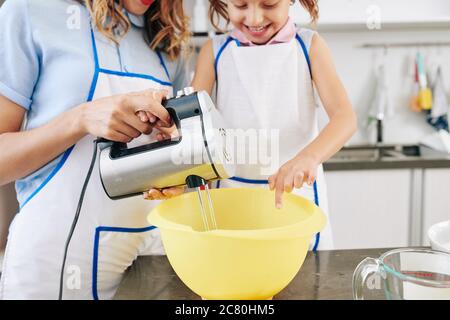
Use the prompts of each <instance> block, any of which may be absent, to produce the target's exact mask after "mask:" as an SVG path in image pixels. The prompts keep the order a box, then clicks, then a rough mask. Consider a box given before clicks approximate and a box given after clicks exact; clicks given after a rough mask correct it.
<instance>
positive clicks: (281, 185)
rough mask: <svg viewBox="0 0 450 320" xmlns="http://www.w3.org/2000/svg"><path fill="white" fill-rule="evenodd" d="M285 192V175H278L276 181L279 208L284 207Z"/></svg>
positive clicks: (276, 196)
mask: <svg viewBox="0 0 450 320" xmlns="http://www.w3.org/2000/svg"><path fill="white" fill-rule="evenodd" d="M283 192H284V176H280V175H279V176H278V177H277V181H276V182H275V206H276V207H277V209H281V208H282V207H283Z"/></svg>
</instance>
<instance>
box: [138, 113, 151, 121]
mask: <svg viewBox="0 0 450 320" xmlns="http://www.w3.org/2000/svg"><path fill="white" fill-rule="evenodd" d="M137 115H138V117H139V119H141V121H142V122H148V121H149V118H148V116H147V113H146V112H144V111H138V112H137Z"/></svg>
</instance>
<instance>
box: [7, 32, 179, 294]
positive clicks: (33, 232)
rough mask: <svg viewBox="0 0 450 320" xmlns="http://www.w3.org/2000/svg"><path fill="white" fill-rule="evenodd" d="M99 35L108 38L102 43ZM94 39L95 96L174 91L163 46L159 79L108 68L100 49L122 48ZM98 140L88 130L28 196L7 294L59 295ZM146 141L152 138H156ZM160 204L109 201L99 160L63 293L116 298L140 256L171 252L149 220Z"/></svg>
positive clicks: (11, 247) (14, 235)
mask: <svg viewBox="0 0 450 320" xmlns="http://www.w3.org/2000/svg"><path fill="white" fill-rule="evenodd" d="M96 37H98V38H100V39H101V40H100V41H96ZM91 39H92V46H93V52H94V62H95V73H94V77H93V80H92V85H91V90H90V93H89V97H88V99H87V101H92V100H96V99H99V98H103V97H108V96H112V95H116V94H125V93H130V92H137V91H142V90H147V89H150V88H153V89H166V90H168V91H169V92H170V93H171V92H172V84H171V82H170V79H169V74H168V72H167V68H166V66H165V64H164V60H163V58H162V56H161V54H159V53H158V52H153V51H150V50H149V51H150V54H157V55H158V56H159V58H160V61H161V69H160V70H156V72H157V74H158V77H157V76H153V75H150V74H136V73H128V72H122V71H117V70H109V69H106V68H103V67H102V65H101V60H102V59H101V57H100V56H99V54H117V51H116V48H115V47H114V46H112V45H111V43H110V42H108V40H106V38H104V37H103V36H102V35H100V34H98V33H94V31H92V30H91ZM108 51H109V52H108ZM159 76H161V78H162V79H161V78H159ZM95 138H96V137H93V136H91V135H88V136H86V137H84V138H83V139H81V140H80V141H79V142H78V143H77V144H76V145H74V146H73V147H72V148H70V149H69V150H67V151H66V152H65V153H64V155H63V157H62V159H61V161H60V163H59V164H58V165H57V166H56V168H55V170H54V171H53V172H52V174H51V175H50V176H49V177H48V178H47V179H46V181H45V182H44V183H43V184H42V185H41V186H40V187H39V188H38V190H39V192H37V193H35V194H34V196H33V197H32V198H31V199H29V200H27V203H26V205H25V206H23V207H22V208H21V210H20V213H19V214H18V215H17V216H16V218H15V219H14V222H13V224H12V225H11V228H10V234H9V238H8V248H7V252H6V255H5V263H4V270H3V274H2V277H1V285H0V298H3V299H57V298H58V291H59V275H60V268H61V263H62V259H63V251H64V244H65V241H66V238H67V236H68V233H69V229H70V226H71V224H72V221H73V218H74V215H75V212H76V208H77V204H78V199H79V196H80V192H81V189H82V185H83V182H84V179H85V177H86V173H87V171H88V168H89V165H90V161H91V157H92V152H93V146H94V144H93V141H94V139H95ZM138 139H143V140H148V139H149V137H148V136H147V137H146V136H141V137H140V138H138ZM138 139H137V140H138ZM97 156H98V155H97ZM155 170H157V168H155ZM155 205H156V203H155V201H147V200H144V199H143V197H139V196H138V197H133V198H128V199H123V200H116V201H113V200H111V199H109V198H108V197H107V195H106V194H105V192H104V190H103V187H102V184H101V180H100V176H99V169H98V161H97V162H96V165H95V168H94V170H93V173H92V176H91V180H90V182H89V185H88V188H87V191H86V196H85V198H84V202H83V207H82V211H81V214H80V219H79V221H78V225H77V227H76V229H75V232H74V235H73V238H72V241H71V244H70V246H69V251H68V258H67V263H66V270H65V275H64V289H63V290H64V291H63V299H111V298H113V296H114V294H115V292H116V290H117V288H118V286H119V284H120V281H121V279H122V276H123V273H124V272H125V270H126V269H127V268H128V267H129V266H130V265H131V264H132V262H133V261H134V260H135V259H136V257H137V256H138V255H143V254H155V255H162V254H164V248H163V246H162V242H161V238H160V235H159V230H157V229H155V228H154V227H152V226H149V225H148V222H147V215H148V213H149V212H150V211H151V209H152V208H153V207H154V206H155Z"/></svg>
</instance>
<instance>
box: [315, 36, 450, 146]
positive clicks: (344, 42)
mask: <svg viewBox="0 0 450 320" xmlns="http://www.w3.org/2000/svg"><path fill="white" fill-rule="evenodd" d="M322 36H323V37H324V38H325V39H326V41H327V42H328V45H329V46H330V48H331V51H332V53H333V56H334V60H335V63H336V67H337V70H338V73H339V75H340V77H341V79H342V81H343V83H344V85H345V87H346V89H347V91H348V94H349V96H350V99H351V101H352V103H353V106H354V109H355V110H356V112H357V114H358V117H359V118H360V129H359V131H358V133H357V134H356V135H355V136H354V137H353V139H352V140H351V144H360V143H365V142H373V141H374V137H373V132H371V133H372V135H370V134H368V132H367V130H365V128H364V124H365V120H366V118H367V110H368V108H369V107H370V104H371V101H372V98H373V94H374V86H375V78H374V67H375V65H377V64H378V63H380V61H381V60H382V59H383V56H384V52H383V51H384V50H383V49H360V48H358V46H360V45H361V44H363V43H380V42H424V41H431V42H433V41H448V40H449V30H448V29H447V30H421V31H417V30H404V31H362V32H356V31H352V32H341V33H332V32H323V33H322ZM417 50H418V49H416V48H399V49H395V48H393V49H390V50H388V52H387V55H386V70H387V79H388V80H387V81H388V83H389V99H390V102H391V104H392V107H393V109H394V110H395V114H394V115H393V117H392V118H390V119H387V120H386V121H385V141H386V142H387V143H416V142H418V141H419V140H420V139H421V138H422V137H423V136H424V135H426V134H428V133H431V132H432V131H433V129H432V128H431V127H430V126H429V125H428V124H427V123H426V120H425V116H424V115H423V114H416V113H413V112H411V111H410V110H409V99H410V96H411V92H412V91H411V89H412V81H413V75H412V74H411V70H412V65H413V59H414V56H415V55H416V53H417ZM420 50H421V51H422V52H423V53H424V54H425V55H426V57H427V60H428V64H429V66H430V67H431V68H430V69H433V67H432V65H433V64H436V63H437V62H438V61H439V60H441V61H442V68H443V75H444V81H445V83H446V88H448V89H450V47H447V48H441V49H440V50H438V49H436V48H426V49H420Z"/></svg>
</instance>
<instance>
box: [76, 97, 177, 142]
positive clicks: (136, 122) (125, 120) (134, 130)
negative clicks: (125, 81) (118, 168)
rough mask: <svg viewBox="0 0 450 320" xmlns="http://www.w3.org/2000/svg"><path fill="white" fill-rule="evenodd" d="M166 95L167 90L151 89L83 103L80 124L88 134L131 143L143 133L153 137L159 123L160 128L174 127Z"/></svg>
mask: <svg viewBox="0 0 450 320" xmlns="http://www.w3.org/2000/svg"><path fill="white" fill-rule="evenodd" d="M166 96H167V91H158V90H153V89H149V90H145V91H141V92H136V93H129V94H122V95H116V96H112V97H107V98H102V99H98V100H95V101H92V102H89V103H86V104H83V105H81V106H80V113H79V120H80V125H81V127H82V129H83V130H84V132H85V133H86V134H87V133H90V134H92V135H94V136H96V137H101V138H106V139H108V140H111V141H117V142H123V143H128V142H130V141H131V140H133V139H135V138H137V137H139V136H140V135H141V134H150V133H151V132H152V129H153V126H154V124H155V123H156V122H158V123H160V124H161V126H166V127H171V126H172V120H171V118H170V115H169V113H168V112H167V110H166V108H164V107H163V106H162V105H161V102H162V99H163V98H164V97H166ZM144 115H145V117H146V119H144ZM158 119H159V121H158ZM143 120H148V121H143Z"/></svg>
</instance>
